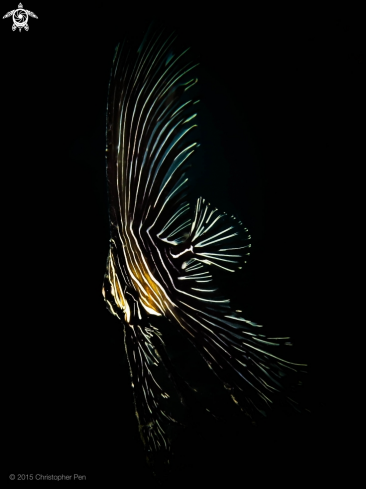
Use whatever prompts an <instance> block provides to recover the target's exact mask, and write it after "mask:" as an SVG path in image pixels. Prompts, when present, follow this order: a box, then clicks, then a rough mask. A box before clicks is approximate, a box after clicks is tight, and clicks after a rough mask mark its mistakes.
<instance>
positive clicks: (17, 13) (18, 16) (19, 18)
mask: <svg viewBox="0 0 366 489" xmlns="http://www.w3.org/2000/svg"><path fill="white" fill-rule="evenodd" d="M13 22H14V24H15V25H16V26H17V27H24V26H25V25H26V24H27V22H28V14H27V12H26V11H25V10H23V9H22V8H18V9H16V10H14V13H13Z"/></svg>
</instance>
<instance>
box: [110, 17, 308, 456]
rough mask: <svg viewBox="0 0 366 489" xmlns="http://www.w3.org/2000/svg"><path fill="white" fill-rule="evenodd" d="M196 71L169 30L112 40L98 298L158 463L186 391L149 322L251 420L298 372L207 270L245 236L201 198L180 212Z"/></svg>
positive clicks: (238, 262) (243, 256) (279, 340)
mask: <svg viewBox="0 0 366 489" xmlns="http://www.w3.org/2000/svg"><path fill="white" fill-rule="evenodd" d="M197 67H198V63H196V62H195V60H194V57H192V56H191V49H190V48H189V47H187V48H182V43H181V42H179V39H178V35H177V34H176V33H175V32H174V31H170V30H169V29H167V28H162V27H158V26H154V25H151V26H150V27H149V29H148V30H147V32H146V34H145V36H144V37H143V39H142V41H136V40H129V39H126V40H125V41H124V42H123V43H121V44H119V45H118V46H117V47H116V50H115V53H114V57H113V63H112V70H111V75H110V81H109V89H108V102H107V126H106V143H107V144H106V179H107V188H108V202H109V223H110V239H109V251H108V256H107V263H106V271H105V275H104V280H103V286H102V294H103V298H104V301H105V304H106V308H107V310H108V311H109V312H110V313H111V314H112V315H113V316H115V317H116V318H117V319H118V320H119V321H120V322H121V324H122V325H123V328H124V341H125V351H126V354H127V358H128V364H129V370H130V375H131V384H132V388H133V394H134V403H135V413H136V417H137V420H138V426H139V432H140V436H141V438H142V441H143V444H144V446H145V450H146V454H147V461H148V462H149V463H150V464H154V463H157V462H156V461H157V460H159V461H163V462H167V461H169V459H170V456H171V453H172V447H171V445H172V441H171V426H173V425H174V424H179V423H180V421H179V420H178V418H177V417H176V416H175V415H174V413H173V412H172V411H173V405H172V402H171V399H172V397H173V395H174V392H175V393H178V394H177V395H178V400H179V402H181V403H183V404H184V402H185V400H184V398H185V392H186V391H187V389H188V390H189V388H190V387H189V385H188V384H187V383H186V382H185V380H184V379H182V378H180V376H179V375H178V374H177V372H176V370H175V369H174V365H173V364H172V362H171V360H170V358H169V354H168V352H167V351H166V348H165V343H164V339H163V335H162V332H161V331H160V330H159V328H158V327H157V326H156V324H157V323H156V321H155V319H156V318H157V317H160V318H164V320H165V321H167V323H168V325H169V328H172V329H174V330H175V331H177V332H178V331H179V332H181V333H182V335H184V336H185V337H186V338H187V339H188V340H189V342H190V343H191V344H192V345H193V347H194V348H195V349H196V350H197V351H198V352H199V354H200V355H201V357H202V358H203V359H204V361H205V363H206V364H207V366H208V367H209V369H210V370H211V371H212V373H213V374H214V375H216V377H217V378H218V379H219V380H220V381H221V383H222V384H223V387H224V388H225V389H226V390H227V391H228V393H229V395H230V397H231V399H232V400H233V401H234V403H235V404H237V405H238V406H239V408H240V409H241V410H242V411H243V412H244V413H245V414H248V415H249V416H250V417H252V416H254V414H255V413H259V414H260V415H265V414H266V412H267V411H268V410H269V409H270V408H271V405H272V404H273V398H274V397H275V396H277V395H278V394H280V395H283V396H284V397H286V398H287V394H286V389H285V388H284V379H285V378H286V376H287V374H288V373H289V371H291V372H292V373H293V372H298V371H300V370H301V369H302V370H303V368H304V367H306V364H301V363H293V362H290V361H288V360H286V359H284V358H282V357H280V356H278V355H277V354H276V351H275V350H276V348H277V347H278V346H281V345H283V344H286V343H288V339H289V338H288V337H275V338H273V337H269V336H267V335H266V334H264V333H263V332H262V331H263V330H262V328H263V326H262V325H259V324H257V323H256V322H254V321H251V320H249V319H246V318H244V317H243V315H242V314H241V311H238V310H233V309H232V307H231V305H230V299H229V298H227V297H226V296H225V295H224V294H222V293H221V292H220V288H219V286H218V285H219V284H218V282H219V281H218V280H217V272H218V271H220V272H221V273H227V274H233V273H235V271H236V270H238V269H240V268H241V267H242V266H243V264H244V263H245V262H246V260H247V259H248V258H247V257H248V255H250V248H251V235H250V233H249V230H248V229H247V228H246V227H245V226H244V224H243V223H242V222H241V221H240V220H238V219H236V218H235V217H234V216H229V215H228V214H227V213H225V212H222V211H220V210H218V209H217V208H216V207H215V206H214V205H211V203H209V202H207V201H206V200H205V199H204V198H203V197H202V196H200V197H198V199H197V201H196V203H195V206H194V208H193V209H191V204H190V201H189V198H188V192H189V184H188V176H187V175H189V169H190V166H191V165H190V161H191V156H192V155H193V154H194V153H195V152H196V150H197V149H198V148H199V143H198V142H197V141H196V139H195V129H196V128H197V127H198V124H197V119H198V118H197V114H198V111H197V107H198V106H199V105H198V104H199V100H198V99H197V97H194V96H191V95H190V94H191V93H192V92H194V90H192V88H193V87H195V86H196V85H197V82H198V79H197V76H196V71H197ZM186 361H187V362H189V359H187V360H186ZM162 379H164V381H163V380H162ZM288 401H289V402H290V403H291V402H292V399H290V398H289V397H288Z"/></svg>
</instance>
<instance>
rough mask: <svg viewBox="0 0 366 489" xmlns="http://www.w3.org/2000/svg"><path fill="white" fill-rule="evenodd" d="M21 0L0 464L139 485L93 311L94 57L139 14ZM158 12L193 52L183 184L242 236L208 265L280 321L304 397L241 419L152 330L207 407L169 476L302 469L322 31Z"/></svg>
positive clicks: (7, 224)
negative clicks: (23, 25) (24, 20)
mask: <svg viewBox="0 0 366 489" xmlns="http://www.w3.org/2000/svg"><path fill="white" fill-rule="evenodd" d="M29 8H32V10H34V12H35V13H36V14H37V15H38V17H39V19H38V20H33V22H30V23H29V25H30V29H29V32H21V33H19V32H14V33H13V32H12V31H11V26H10V24H9V25H8V26H7V27H8V28H9V29H8V31H9V32H8V31H6V29H5V28H4V29H3V31H2V35H3V37H4V39H5V41H4V42H6V49H3V66H6V70H5V75H4V79H3V81H4V83H5V85H4V88H3V92H2V94H3V99H4V102H5V108H6V110H4V112H3V121H4V123H3V128H2V143H3V144H2V146H3V149H4V151H5V152H3V158H4V159H3V161H2V171H3V177H2V192H1V198H2V203H3V205H2V229H3V234H2V256H3V262H2V263H3V266H2V270H3V275H2V276H3V328H2V330H3V334H4V338H5V339H4V342H3V347H4V351H5V358H6V365H5V369H4V370H3V377H5V381H6V392H7V395H6V403H7V406H8V409H9V411H8V415H7V417H6V419H5V423H6V425H7V427H8V428H9V429H10V432H11V436H10V438H9V439H8V441H7V451H8V459H9V460H8V462H7V464H6V467H7V468H8V472H9V473H14V474H18V473H24V474H25V473H33V474H37V473H39V474H62V473H63V474H74V473H78V474H85V475H86V476H87V480H88V481H97V480H98V481H101V482H102V483H103V481H107V480H108V481H110V482H113V483H114V486H115V485H116V484H117V483H119V484H120V485H121V486H122V485H126V484H127V482H126V481H132V480H133V481H134V482H135V483H136V484H142V483H143V482H147V481H150V474H149V471H148V468H147V466H146V465H145V462H144V455H143V451H142V444H141V442H140V438H139V435H138V431H137V421H136V419H135V416H134V409H133V402H132V392H131V388H130V379H129V372H128V366H127V362H126V358H125V352H124V346H123V330H122V327H121V325H120V324H119V323H118V322H117V321H115V320H114V319H113V318H112V317H111V316H110V315H109V314H108V313H107V311H106V310H105V307H104V303H103V300H102V295H101V286H102V278H103V273H104V267H105V260H106V255H107V250H108V232H109V231H108V219H107V198H106V184H105V167H104V164H105V162H104V147H105V106H106V97H107V85H108V80H109V72H110V67H111V62H112V56H113V50H114V47H115V45H116V43H117V42H118V40H120V39H122V37H123V35H124V33H125V32H126V33H131V32H133V31H135V30H136V35H138V32H139V30H138V29H140V30H141V29H142V26H143V25H145V24H146V23H147V22H148V20H149V18H150V14H149V13H148V12H147V11H144V10H142V13H141V11H139V12H138V13H137V12H136V11H134V12H133V11H132V10H131V13H130V12H129V10H128V8H124V7H121V8H120V9H117V10H115V9H112V7H108V6H107V4H103V7H101V10H99V9H98V11H92V9H91V8H88V9H87V10H83V9H80V11H77V12H75V11H74V12H61V11H60V10H58V9H56V7H54V10H52V9H51V12H52V15H51V17H52V16H53V19H54V20H53V22H52V23H51V21H50V20H49V16H50V10H49V8H50V6H49V7H48V11H47V12H46V11H43V12H42V11H41V10H40V9H39V8H38V10H37V11H36V6H34V7H33V6H30V7H29ZM164 15H165V18H166V19H167V21H169V25H175V26H176V27H178V28H180V29H181V30H182V32H184V27H185V26H186V35H187V38H188V39H189V38H190V36H191V39H192V46H193V47H194V48H195V50H196V52H197V55H198V57H199V59H200V61H201V67H200V69H199V72H198V75H199V79H200V98H201V104H200V107H199V124H200V130H199V139H200V142H201V148H200V150H199V151H198V152H197V154H196V156H195V160H194V165H195V166H194V168H193V169H192V172H191V183H192V187H191V188H192V196H193V197H199V196H200V195H202V196H204V197H205V198H206V199H207V200H208V201H210V202H211V203H212V204H215V206H217V207H218V208H219V209H221V210H225V211H227V212H230V213H233V214H235V215H236V216H237V217H238V218H240V219H241V220H242V221H243V222H244V223H245V225H246V226H247V227H248V228H249V230H250V231H251V235H252V254H251V257H250V258H249V259H248V263H247V266H246V268H245V269H243V270H242V271H241V272H240V273H238V274H236V276H235V278H234V279H233V278H232V277H231V276H230V277H226V276H225V275H223V276H222V278H220V282H221V285H222V289H223V290H225V291H226V293H227V295H228V296H229V297H231V298H232V301H233V304H234V305H235V306H237V308H239V309H242V310H243V312H244V314H245V317H247V318H248V319H251V320H253V321H256V322H258V323H260V324H264V325H265V326H266V327H267V330H266V331H267V333H269V331H271V332H273V333H275V334H277V333H279V334H285V335H287V334H288V335H289V336H291V337H292V339H293V341H294V343H295V346H294V347H293V350H292V351H290V352H289V356H290V359H291V360H294V361H299V362H305V363H309V374H308V376H307V379H306V380H305V386H304V389H303V392H302V394H300V399H301V402H304V403H305V404H306V405H307V406H308V407H309V409H311V410H312V414H311V415H308V414H306V415H296V414H293V413H292V414H291V413H287V412H286V413H283V412H282V411H281V410H277V411H276V410H275V411H274V414H273V415H272V416H270V417H269V418H268V419H266V420H263V422H260V423H258V426H257V427H256V428H253V427H252V426H251V425H250V424H249V423H248V422H247V421H246V420H245V419H243V417H241V416H239V414H238V413H237V412H236V411H235V410H234V409H233V407H232V406H231V404H230V403H229V402H226V398H225V399H224V397H225V392H224V391H223V392H222V394H221V393H220V394H219V393H216V391H215V390H214V389H215V386H214V382H213V384H211V383H210V381H208V380H206V377H205V375H204V374H201V373H200V371H199V367H200V365H199V360H195V359H193V357H190V356H189V355H190V353H189V351H188V350H187V353H186V350H185V348H186V347H185V346H184V347H183V346H181V344H180V343H179V342H178V343H177V340H176V337H175V336H174V335H171V332H170V331H169V330H167V331H166V337H167V341H168V339H169V342H170V343H171V350H170V351H171V355H172V356H173V358H176V359H177V361H179V362H181V363H182V364H184V360H186V361H188V364H189V365H191V366H192V365H195V364H194V363H192V362H197V373H196V372H194V371H193V372H192V370H194V368H193V367H191V369H190V370H191V371H190V372H189V374H190V375H191V376H192V378H196V380H197V382H198V383H199V384H200V386H201V391H202V393H203V394H202V395H203V396H204V398H205V399H206V400H208V401H209V402H211V404H212V405H216V407H217V409H218V411H219V412H220V413H221V414H222V419H221V420H220V421H218V422H214V421H213V420H212V419H211V418H210V417H209V416H206V417H205V416H201V415H198V414H197V419H196V420H195V423H196V424H195V425H194V426H193V427H192V428H190V429H189V430H187V432H186V433H183V434H182V435H181V439H179V440H178V441H177V445H176V452H177V457H176V462H175V463H176V465H175V466H174V467H173V472H172V475H171V476H170V479H169V480H168V483H169V484H174V483H176V482H178V481H182V480H183V481H185V482H186V483H189V482H191V483H192V484H193V487H198V486H199V485H200V484H206V485H209V484H215V482H217V481H219V480H220V481H224V480H225V481H226V483H233V482H238V481H239V482H240V483H241V484H243V486H244V484H248V485H249V486H250V487H251V486H254V485H258V484H262V483H264V482H266V483H268V482H273V484H275V483H279V482H281V484H283V483H293V482H294V481H296V480H298V478H299V477H301V479H304V478H308V480H311V478H312V477H313V474H315V472H316V470H317V468H318V466H319V463H320V462H319V460H320V458H319V445H321V443H322V436H323V435H322V434H320V433H319V431H318V426H319V424H318V423H319V421H318V418H317V416H318V414H317V413H318V407H319V403H321V401H320V400H319V396H320V398H321V395H322V394H321V393H320V391H316V389H317V387H315V386H316V385H317V386H318V385H320V384H321V382H322V379H323V377H322V376H323V374H322V373H321V372H320V371H317V370H316V369H317V368H318V367H319V360H318V358H317V354H316V342H317V340H316V337H317V332H318V331H319V328H320V326H319V324H318V323H317V320H316V318H315V317H314V315H313V311H311V308H310V303H311V302H312V301H313V300H314V297H313V291H314V289H313V288H314V283H315V281H316V276H313V275H312V272H311V259H312V251H311V250H312V247H313V244H312V243H313V240H314V233H313V231H312V223H311V221H310V217H309V216H310V212H309V209H310V208H311V205H312V195H311V192H309V186H308V184H309V181H310V175H309V173H310V172H311V171H312V170H311V169H312V168H313V166H311V165H310V163H309V162H310V161H311V160H312V158H314V157H315V156H314V155H316V138H317V133H316V131H315V129H314V127H315V125H316V118H317V113H316V108H317V101H318V99H317V97H319V95H318V92H317V82H316V79H317V78H316V77H317V76H318V74H319V70H320V69H321V59H320V58H321V56H320V54H319V44H318V37H319V36H320V34H319V31H318V30H317V25H316V23H314V24H311V25H308V24H307V25H306V26H305V25H304V24H302V23H301V21H300V20H299V21H298V22H297V21H294V22H293V23H292V24H291V25H289V24H288V23H286V22H285V21H284V20H283V17H282V14H281V13H280V12H266V13H263V12H262V13H261V15H259V14H258V13H254V12H251V11H250V10H245V9H244V10H243V11H242V13H241V14H240V15H239V13H238V12H235V11H226V10H225V11H221V10H216V9H215V8H214V7H213V6H212V8H211V9H210V10H209V11H208V12H207V13H205V14H203V13H199V12H194V15H193V18H192V19H190V18H189V15H188V13H187V12H182V13H181V14H180V15H179V16H176V15H175V14H174V13H173V12H170V13H169V12H168V13H167V12H165V14H164ZM10 22H11V21H10V20H9V23H10ZM4 23H5V21H4ZM189 35H190V36H189ZM320 73H321V71H320ZM162 328H165V329H166V325H162ZM275 334H273V336H275ZM290 354H291V355H290ZM185 355H186V358H185ZM189 362H190V363H189ZM317 362H318V363H317ZM202 365H203V364H202ZM188 370H189V369H188ZM187 374H188V373H187ZM201 375H202V376H201ZM316 378H317V382H318V384H316V382H315V379H316ZM213 392H215V393H216V394H215V395H213ZM220 392H221V391H220ZM215 396H216V397H215ZM200 416H201V417H200ZM198 428H199V429H198ZM316 440H317V441H316ZM193 474H195V475H193ZM131 477H134V479H131ZM193 481H194V482H193ZM80 483H81V482H80ZM151 484H152V485H153V487H154V484H155V482H152V483H151Z"/></svg>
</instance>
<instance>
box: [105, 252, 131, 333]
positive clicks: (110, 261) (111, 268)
mask: <svg viewBox="0 0 366 489" xmlns="http://www.w3.org/2000/svg"><path fill="white" fill-rule="evenodd" d="M125 288H126V287H125V286H124V284H123V283H121V280H120V278H119V274H118V270H117V269H116V265H115V259H114V254H113V248H110V250H109V254H108V258H107V267H106V271H105V274H104V280H103V286H102V294H103V297H104V301H105V303H106V306H107V309H108V311H109V312H110V313H111V314H113V315H114V316H117V317H118V318H119V319H122V318H123V319H124V320H125V321H126V322H127V323H129V322H130V316H131V313H130V306H129V304H128V302H127V299H126V296H125V293H124V289H125Z"/></svg>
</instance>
